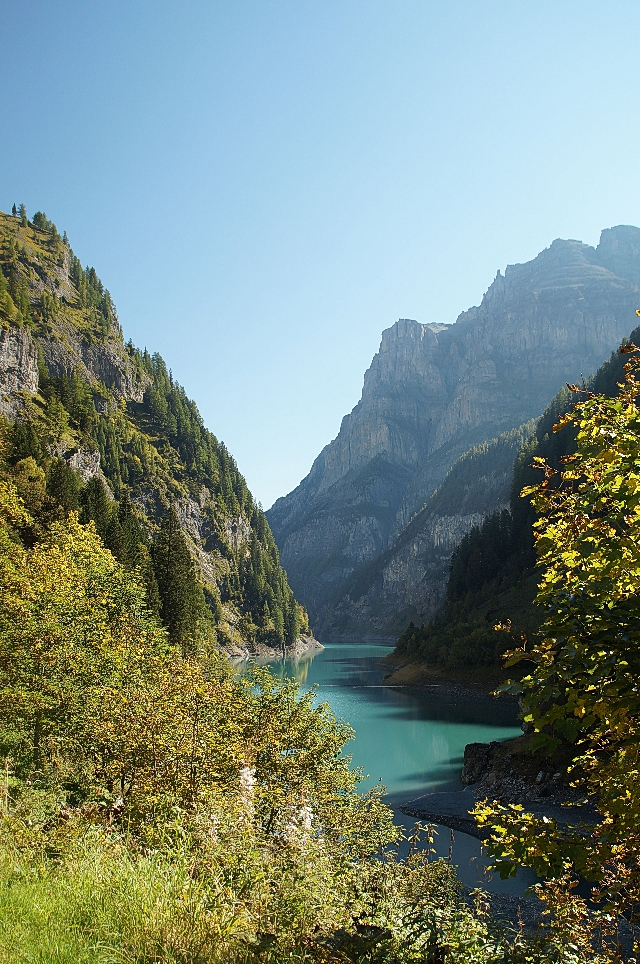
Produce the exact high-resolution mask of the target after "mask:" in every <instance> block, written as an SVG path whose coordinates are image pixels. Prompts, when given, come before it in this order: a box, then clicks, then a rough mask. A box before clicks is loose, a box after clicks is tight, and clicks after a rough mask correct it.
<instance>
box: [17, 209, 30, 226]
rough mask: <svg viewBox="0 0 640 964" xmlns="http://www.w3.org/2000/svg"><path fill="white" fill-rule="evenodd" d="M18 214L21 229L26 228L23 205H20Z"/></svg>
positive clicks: (25, 212)
mask: <svg viewBox="0 0 640 964" xmlns="http://www.w3.org/2000/svg"><path fill="white" fill-rule="evenodd" d="M18 214H19V215H20V223H21V224H22V227H23V228H26V226H27V224H28V220H27V209H26V207H25V206H24V204H21V205H20V207H19V208H18Z"/></svg>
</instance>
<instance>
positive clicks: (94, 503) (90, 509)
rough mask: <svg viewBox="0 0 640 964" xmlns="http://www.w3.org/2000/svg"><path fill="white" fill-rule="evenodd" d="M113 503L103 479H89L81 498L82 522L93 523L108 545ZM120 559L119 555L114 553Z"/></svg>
mask: <svg viewBox="0 0 640 964" xmlns="http://www.w3.org/2000/svg"><path fill="white" fill-rule="evenodd" d="M111 514H112V513H111V503H110V501H109V497H108V495H107V492H106V490H105V487H104V485H103V484H102V481H101V479H99V478H98V477H97V476H94V477H93V478H92V479H89V481H88V482H87V484H86V486H85V487H84V490H83V491H82V494H81V496H80V522H82V523H87V522H90V521H93V522H94V524H95V527H96V532H97V533H98V535H99V536H100V538H101V539H102V541H103V542H104V543H105V544H106V541H107V532H108V530H109V523H110V519H111ZM109 548H110V549H111V546H109ZM114 555H115V556H116V557H117V558H118V554H117V553H114Z"/></svg>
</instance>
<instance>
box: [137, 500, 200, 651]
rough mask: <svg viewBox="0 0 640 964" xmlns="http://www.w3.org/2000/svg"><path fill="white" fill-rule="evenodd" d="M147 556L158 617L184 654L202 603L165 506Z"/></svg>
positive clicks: (174, 519)
mask: <svg viewBox="0 0 640 964" xmlns="http://www.w3.org/2000/svg"><path fill="white" fill-rule="evenodd" d="M151 558H152V560H153V570H154V573H155V577H156V582H157V585H158V591H159V594H160V617H161V619H162V622H163V624H164V626H165V627H166V629H167V632H168V633H169V639H170V640H171V642H172V643H174V644H175V645H177V646H179V647H180V648H181V649H182V651H183V653H185V654H186V653H188V652H190V651H191V650H192V649H193V648H194V644H195V639H196V637H197V635H198V631H199V628H200V627H201V624H202V623H203V621H204V619H205V614H206V605H205V601H204V593H203V591H202V586H201V585H200V584H199V582H198V580H197V579H196V574H195V568H194V565H193V562H192V559H191V555H190V554H189V549H188V547H187V543H186V540H185V537H184V535H183V532H182V529H181V527H180V521H179V519H178V516H177V515H176V512H175V510H174V509H169V511H168V513H167V514H166V515H165V517H164V518H163V520H162V523H161V526H160V532H159V535H158V538H157V539H156V541H155V542H154V544H153V546H152V551H151Z"/></svg>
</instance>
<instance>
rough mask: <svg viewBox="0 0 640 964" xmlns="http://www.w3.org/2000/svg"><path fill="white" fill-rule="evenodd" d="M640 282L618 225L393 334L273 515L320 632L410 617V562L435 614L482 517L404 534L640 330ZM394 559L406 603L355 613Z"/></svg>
mask: <svg viewBox="0 0 640 964" xmlns="http://www.w3.org/2000/svg"><path fill="white" fill-rule="evenodd" d="M638 285H640V229H638V228H635V227H631V226H618V227H615V228H609V229H607V230H605V231H603V232H602V236H601V241H600V244H599V245H598V247H597V248H593V247H591V246H589V245H586V244H582V243H581V242H580V241H572V240H568V241H565V240H557V241H554V242H553V244H551V246H550V247H549V248H547V249H545V250H544V251H542V252H541V253H540V254H539V255H538V256H537V257H536V258H534V260H533V261H529V262H527V263H526V264H518V265H509V266H508V267H507V269H506V271H505V274H504V275H502V274H501V273H500V272H498V274H497V275H496V278H495V280H494V282H493V284H492V285H491V286H490V287H489V289H488V291H487V292H486V294H485V296H484V298H483V299H482V303H481V305H480V306H479V307H474V308H470V309H469V310H468V311H465V312H463V313H462V314H461V315H460V316H459V318H458V319H457V321H456V322H455V324H452V325H423V324H419V323H418V322H417V321H413V320H409V319H400V320H399V321H398V322H397V323H396V324H395V325H393V326H392V327H391V328H389V329H387V330H386V331H385V332H383V335H382V341H381V344H380V349H379V351H378V353H377V355H376V356H375V357H374V359H373V361H372V363H371V367H370V368H369V370H368V371H367V373H366V375H365V379H364V388H363V392H362V398H361V400H360V401H359V402H358V404H357V405H356V407H355V408H354V409H353V411H352V412H351V413H350V414H349V415H347V416H345V418H344V419H343V421H342V425H341V428H340V432H339V434H338V436H337V438H336V439H334V441H333V442H331V443H330V444H329V445H327V446H326V447H325V448H324V449H323V450H322V452H321V453H320V455H319V456H318V457H317V459H316V460H315V462H314V464H313V466H312V468H311V471H310V472H309V475H308V476H307V477H306V478H305V479H304V480H303V481H302V482H301V483H300V485H299V486H298V487H297V488H296V489H295V490H294V491H293V492H291V493H290V494H289V495H288V496H286V497H284V498H281V499H279V500H278V501H277V502H276V503H275V505H274V506H273V508H272V509H271V510H270V511H269V512H268V518H269V523H270V525H271V527H272V529H273V532H274V535H275V537H276V540H277V542H278V545H279V548H280V554H281V558H282V562H283V564H284V567H285V568H286V570H287V572H288V574H289V579H290V581H291V585H292V587H293V589H294V592H295V593H296V596H297V598H298V599H300V600H301V601H302V602H303V603H304V604H305V605H306V606H307V607H308V609H309V612H310V615H311V617H312V622H313V625H314V628H315V630H316V634H320V638H322V635H323V634H324V635H325V636H327V637H328V636H334V637H338V636H340V635H342V634H345V633H347V632H348V633H349V634H353V633H356V634H357V633H358V632H360V633H363V634H369V633H384V632H395V631H396V629H397V626H398V624H399V623H401V621H402V619H401V617H400V615H399V613H400V612H401V611H404V609H403V603H402V598H401V597H402V589H401V586H402V585H403V584H406V580H404V577H403V578H400V574H401V572H402V571H405V572H406V571H407V567H409V568H411V566H417V567H418V571H413V569H412V571H411V578H410V582H411V584H412V585H416V584H417V585H419V586H421V587H422V588H421V589H420V592H419V593H418V594H417V595H418V596H420V593H421V594H422V595H421V598H422V599H423V600H424V604H421V602H420V598H414V599H413V601H412V607H413V608H412V611H414V610H415V612H416V614H418V615H419V616H421V617H424V618H428V616H429V615H430V614H432V612H433V611H434V608H435V607H437V605H438V604H439V601H440V600H441V598H442V591H443V585H444V583H445V582H446V566H447V564H448V559H449V558H450V554H451V552H452V551H453V548H454V547H455V545H456V544H457V542H458V541H459V539H460V538H461V537H462V535H463V534H464V532H465V531H467V529H468V528H469V525H470V524H471V522H470V519H471V516H473V517H474V518H475V515H476V514H477V513H475V511H474V512H471V513H466V518H465V519H464V520H463V518H462V516H460V518H458V515H459V514H460V513H459V510H458V508H457V507H456V506H455V505H450V506H445V507H444V508H443V518H446V519H448V520H449V521H448V522H447V523H446V524H445V523H443V524H442V525H446V526H447V527H448V532H449V535H448V536H447V537H446V538H444V537H443V535H442V525H441V524H440V523H438V524H436V523H435V522H434V521H433V520H430V522H429V523H428V526H427V529H426V530H425V531H424V532H423V531H421V530H420V529H419V527H418V530H417V531H416V532H415V533H414V534H413V536H412V538H413V539H415V540H416V547H417V546H419V547H420V548H419V550H418V548H416V547H414V549H413V550H412V549H411V547H410V542H411V540H408V541H407V538H406V536H405V539H404V540H403V541H402V552H400V555H398V550H399V546H396V544H397V543H398V541H399V540H402V536H403V530H404V529H405V527H406V526H407V525H408V524H409V523H410V521H411V519H412V518H413V517H414V516H415V514H416V513H417V512H418V511H419V510H420V509H421V508H422V507H423V506H424V504H425V503H426V502H427V500H428V499H429V497H430V496H431V495H432V494H433V493H434V491H435V490H436V489H437V488H438V486H439V485H440V484H441V483H442V481H443V479H444V478H445V476H446V474H447V472H448V471H449V470H450V469H451V467H452V466H453V464H454V463H455V461H456V460H457V459H458V458H459V456H461V455H462V454H463V453H464V452H465V451H467V450H468V449H469V448H471V447H472V446H474V445H477V444H478V443H482V442H485V441H488V440H490V439H493V438H496V437H497V436H498V435H500V434H501V433H504V432H506V431H508V430H510V429H513V428H515V427H517V426H520V425H522V424H523V423H525V422H526V421H527V420H529V419H531V418H532V417H535V416H537V415H539V414H540V413H541V412H542V410H543V409H544V407H545V406H546V405H547V404H548V403H549V401H550V400H551V399H552V398H553V396H554V395H555V393H556V392H557V391H558V389H559V388H560V387H561V386H562V385H563V384H564V383H565V382H567V381H572V382H573V381H576V380H579V379H580V377H581V376H582V375H584V376H585V377H586V376H588V375H590V374H591V373H592V372H595V371H596V369H597V368H598V367H599V365H600V364H601V363H602V362H603V361H604V360H605V359H606V358H607V356H608V355H609V353H610V352H611V351H612V350H614V349H615V348H616V347H617V346H618V345H619V344H620V341H621V340H622V338H624V337H625V336H628V334H629V332H630V331H631V330H632V328H633V327H634V323H635V319H636V316H635V308H636V307H638V306H639V305H640V291H639V288H638ZM500 471H501V473H502V475H504V472H503V471H502V469H501V470H500ZM508 484H509V480H508V473H507V474H506V476H505V478H504V479H503V483H502V484H500V485H498V484H496V485H495V486H494V498H493V502H492V500H484V503H483V509H482V512H483V513H484V514H486V513H487V512H490V511H493V509H494V508H495V507H496V506H498V505H500V504H502V503H504V502H506V500H507V497H508ZM425 525H426V523H425ZM414 528H415V525H414ZM431 531H433V532H434V533H438V535H437V540H438V541H439V545H440V546H444V545H446V547H447V548H446V551H445V552H444V553H440V554H439V564H438V567H437V569H438V575H437V579H436V578H435V576H434V579H431V580H430V577H429V573H428V571H427V570H425V571H424V572H421V571H420V569H419V566H420V562H419V558H420V557H423V556H424V542H425V539H426V540H427V542H428V543H429V540H430V539H431V536H430V535H429V532H431ZM434 538H436V537H435V536H434ZM431 541H433V540H431ZM429 544H430V543H429ZM385 556H390V557H391V556H392V557H393V558H394V559H395V560H396V562H395V563H394V565H395V570H394V571H395V575H394V571H392V570H390V571H389V578H388V580H387V585H388V586H389V587H391V586H392V585H393V584H396V585H397V586H398V597H397V606H396V608H395V610H394V602H393V596H394V594H393V590H392V589H389V591H388V592H387V593H386V595H387V605H386V606H385V607H384V610H385V611H384V613H383V614H382V615H375V614H374V609H376V606H374V605H373V602H372V603H370V604H367V603H366V602H365V603H363V604H362V605H358V606H357V607H355V609H354V600H353V598H352V595H351V594H352V592H353V585H354V583H357V584H358V592H359V593H361V595H360V596H359V597H358V598H359V599H360V600H362V599H363V598H366V597H370V596H371V594H372V591H373V586H369V588H368V589H366V586H365V584H366V580H367V568H369V569H375V571H376V572H377V573H378V575H379V572H380V566H381V560H382V562H384V557H385ZM400 557H402V560H403V562H402V563H400ZM412 560H413V561H412ZM443 567H444V568H443ZM443 573H444V575H443ZM377 578H378V577H377ZM365 590H366V591H365ZM363 592H364V595H363V594H362V593H363ZM374 595H375V593H374ZM415 595H416V594H415V593H414V596H415ZM376 598H378V599H379V597H376ZM377 608H378V609H379V608H380V607H379V605H378V606H377ZM356 610H357V616H356V615H355V613H356ZM347 612H350V613H351V615H350V616H347V615H346V613H347ZM394 612H395V615H394ZM341 614H342V615H341ZM356 626H357V628H356Z"/></svg>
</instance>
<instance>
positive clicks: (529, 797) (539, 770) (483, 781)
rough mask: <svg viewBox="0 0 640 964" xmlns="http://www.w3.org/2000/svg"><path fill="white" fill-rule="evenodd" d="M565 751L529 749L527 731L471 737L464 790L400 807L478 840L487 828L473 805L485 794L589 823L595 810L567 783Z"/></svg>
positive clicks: (562, 819)
mask: <svg viewBox="0 0 640 964" xmlns="http://www.w3.org/2000/svg"><path fill="white" fill-rule="evenodd" d="M566 754H567V751H566V750H565V751H562V750H560V751H556V752H555V753H554V754H552V755H551V756H542V755H541V754H539V753H534V752H532V750H531V746H530V738H529V736H528V735H527V734H523V735H522V736H519V737H515V739H512V740H504V741H503V742H493V743H469V744H467V746H466V747H465V752H464V766H463V768H462V774H461V781H462V784H463V786H464V789H463V790H452V791H441V792H437V793H426V794H424V795H423V796H421V797H417V798H416V799H415V800H411V801H410V802H409V803H407V804H405V805H404V806H403V807H400V808H399V809H400V810H401V811H402V813H405V814H407V815H408V816H411V817H416V818H417V819H418V820H427V821H429V822H431V823H439V824H442V825H443V826H445V827H451V829H453V830H459V831H461V832H463V833H468V834H470V835H471V836H472V837H477V838H478V839H480V840H482V839H484V838H485V837H487V836H488V834H489V831H488V830H487V829H486V828H479V827H478V826H477V825H476V822H475V820H474V818H473V816H472V813H471V811H472V810H473V808H474V807H475V805H476V803H478V802H479V801H481V800H486V799H490V800H497V801H498V802H500V803H504V804H507V803H519V804H522V805H523V806H524V808H525V809H526V810H527V812H529V813H532V814H533V815H534V816H535V817H538V818H542V817H548V818H549V819H552V820H555V821H556V822H557V823H558V824H560V825H564V826H566V825H567V824H576V823H578V822H579V821H583V822H584V823H590V822H592V821H594V820H595V819H596V812H595V810H594V809H593V808H592V807H590V806H586V805H584V804H581V803H580V802H579V801H580V799H581V795H580V794H579V793H578V791H577V790H575V789H574V788H573V787H571V786H570V784H569V778H568V776H567V762H568V760H567V759H566Z"/></svg>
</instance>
